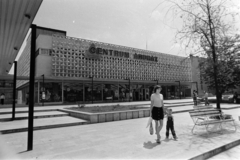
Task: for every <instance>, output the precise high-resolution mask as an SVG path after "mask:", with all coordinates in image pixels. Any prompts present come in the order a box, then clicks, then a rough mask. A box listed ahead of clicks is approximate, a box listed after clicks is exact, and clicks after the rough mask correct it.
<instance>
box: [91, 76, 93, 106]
mask: <svg viewBox="0 0 240 160" xmlns="http://www.w3.org/2000/svg"><path fill="white" fill-rule="evenodd" d="M91 94H92V103H93V76H92V92H91Z"/></svg>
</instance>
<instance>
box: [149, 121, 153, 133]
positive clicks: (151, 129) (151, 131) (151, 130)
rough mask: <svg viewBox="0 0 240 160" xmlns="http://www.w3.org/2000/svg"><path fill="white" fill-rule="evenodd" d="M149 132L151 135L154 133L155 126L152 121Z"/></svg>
mask: <svg viewBox="0 0 240 160" xmlns="http://www.w3.org/2000/svg"><path fill="white" fill-rule="evenodd" d="M149 132H150V134H151V135H153V126H152V122H151V123H150V127H149Z"/></svg>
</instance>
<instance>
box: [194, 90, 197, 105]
mask: <svg viewBox="0 0 240 160" xmlns="http://www.w3.org/2000/svg"><path fill="white" fill-rule="evenodd" d="M193 102H194V106H197V91H196V90H193Z"/></svg>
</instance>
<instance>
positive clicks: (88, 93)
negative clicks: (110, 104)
mask: <svg viewBox="0 0 240 160" xmlns="http://www.w3.org/2000/svg"><path fill="white" fill-rule="evenodd" d="M84 89H85V101H86V102H91V101H102V84H93V86H92V84H91V83H90V84H84ZM92 89H93V92H92ZM92 96H93V97H92Z"/></svg>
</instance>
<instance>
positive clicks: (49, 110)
mask: <svg viewBox="0 0 240 160" xmlns="http://www.w3.org/2000/svg"><path fill="white" fill-rule="evenodd" d="M51 111H58V109H43V110H34V112H51ZM15 113H28V110H26V111H15ZM1 114H12V111H7V112H0V115H1Z"/></svg>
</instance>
